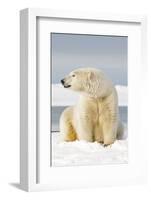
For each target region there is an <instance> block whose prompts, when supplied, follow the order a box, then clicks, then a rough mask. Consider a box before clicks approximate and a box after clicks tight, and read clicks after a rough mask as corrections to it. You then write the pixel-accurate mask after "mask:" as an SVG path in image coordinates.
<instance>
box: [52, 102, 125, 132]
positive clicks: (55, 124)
mask: <svg viewBox="0 0 151 200" xmlns="http://www.w3.org/2000/svg"><path fill="white" fill-rule="evenodd" d="M65 108H66V107H65V106H53V107H52V113H51V116H52V128H51V131H52V132H54V131H55V132H56V131H59V119H60V115H61V113H62V112H63V110H64V109H65ZM127 112H128V108H127V106H120V107H119V113H120V119H121V121H122V122H123V123H125V124H127Z"/></svg>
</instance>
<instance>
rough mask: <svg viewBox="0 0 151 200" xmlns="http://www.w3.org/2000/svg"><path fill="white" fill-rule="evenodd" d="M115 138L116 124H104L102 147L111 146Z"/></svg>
mask: <svg viewBox="0 0 151 200" xmlns="http://www.w3.org/2000/svg"><path fill="white" fill-rule="evenodd" d="M116 137H117V123H116V122H110V123H109V122H104V124H103V138H104V146H107V145H110V144H113V143H114V142H115V140H116Z"/></svg>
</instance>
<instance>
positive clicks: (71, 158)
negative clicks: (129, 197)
mask: <svg viewBox="0 0 151 200" xmlns="http://www.w3.org/2000/svg"><path fill="white" fill-rule="evenodd" d="M59 134H60V133H59V132H57V133H52V166H55V167H57V166H58V167H59V166H80V165H83V166H84V165H101V164H125V163H128V141H127V139H124V140H117V141H116V142H115V143H114V144H112V145H111V146H108V147H103V145H101V144H99V143H97V142H93V143H92V142H86V141H74V142H60V141H59Z"/></svg>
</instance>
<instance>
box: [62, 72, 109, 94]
mask: <svg viewBox="0 0 151 200" xmlns="http://www.w3.org/2000/svg"><path fill="white" fill-rule="evenodd" d="M61 83H62V84H63V86H64V87H65V88H70V89H71V90H74V91H78V92H82V93H83V94H87V95H89V96H92V97H105V96H107V95H109V94H110V93H111V91H112V89H113V85H112V82H111V81H110V80H109V79H108V78H107V77H106V76H105V74H104V73H103V72H102V71H101V70H99V69H95V68H79V69H76V70H74V71H72V72H71V73H70V74H69V75H67V76H66V77H65V78H64V79H62V80H61Z"/></svg>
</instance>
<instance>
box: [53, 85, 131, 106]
mask: <svg viewBox="0 0 151 200" xmlns="http://www.w3.org/2000/svg"><path fill="white" fill-rule="evenodd" d="M115 87H116V90H117V93H118V99H119V106H127V96H128V95H127V86H123V85H116V86H115ZM78 97H79V94H78V93H76V92H73V91H72V90H70V89H66V88H64V87H63V86H62V85H61V84H52V106H70V105H74V104H75V103H76V102H77V100H78Z"/></svg>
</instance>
